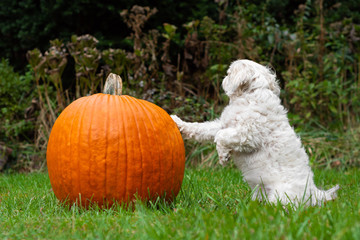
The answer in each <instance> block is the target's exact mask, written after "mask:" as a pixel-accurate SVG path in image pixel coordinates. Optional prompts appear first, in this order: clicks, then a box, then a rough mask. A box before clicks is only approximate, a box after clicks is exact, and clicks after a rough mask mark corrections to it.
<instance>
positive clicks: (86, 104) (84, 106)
mask: <svg viewBox="0 0 360 240" xmlns="http://www.w3.org/2000/svg"><path fill="white" fill-rule="evenodd" d="M88 105H89V101H83V102H82V104H81V106H80V107H79V109H81V110H82V113H81V117H79V124H80V128H79V130H78V139H80V135H81V132H82V126H83V124H82V122H83V118H84V115H85V112H86V109H87V106H88ZM71 132H72V131H71ZM80 143H81V139H80V140H79V141H78V144H77V145H78V146H77V149H80V148H81V146H80ZM77 171H78V181H77V184H78V190H79V191H78V193H77V195H79V193H81V181H80V180H81V168H80V158H79V150H78V151H77ZM79 201H82V200H81V198H80V199H79ZM80 204H81V202H80Z"/></svg>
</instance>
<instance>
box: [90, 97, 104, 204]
mask: <svg viewBox="0 0 360 240" xmlns="http://www.w3.org/2000/svg"><path fill="white" fill-rule="evenodd" d="M100 96H101V95H100V94H95V95H94V101H93V104H95V103H96V102H97V100H98V98H99V97H100ZM95 110H96V107H92V109H91V112H90V117H89V119H90V127H89V134H88V142H89V144H91V140H92V138H91V137H92V134H91V133H92V128H91V126H92V125H93V119H94V112H95ZM93 151H94V150H93V149H90V156H89V171H88V173H89V190H90V192H93V187H94V184H93V182H92V181H91V179H92V177H91V175H92V173H91V172H92V171H91V168H94V164H93V161H92V158H93V155H94V154H93ZM95 163H96V161H95ZM89 197H90V198H91V199H92V198H93V197H92V196H89Z"/></svg>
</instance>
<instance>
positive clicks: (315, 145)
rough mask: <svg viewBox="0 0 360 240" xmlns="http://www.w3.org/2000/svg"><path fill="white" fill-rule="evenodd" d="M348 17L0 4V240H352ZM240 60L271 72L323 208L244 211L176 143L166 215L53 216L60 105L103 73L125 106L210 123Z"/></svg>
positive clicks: (358, 31) (239, 9)
mask: <svg viewBox="0 0 360 240" xmlns="http://www.w3.org/2000/svg"><path fill="white" fill-rule="evenodd" d="M355 9H356V10H355ZM357 9H360V1H358V0H346V1H338V0H328V1H323V0H264V1H261V0H255V1H245V0H234V1H230V0H215V1H212V0H197V1H193V0H191V1H190V0H183V1H170V0H162V1H147V0H142V1H135V0H126V1H125V0H108V1H94V0H72V1H65V0H37V1H35V0H21V1H13V0H2V1H0V238H1V239H123V238H125V239H249V238H250V239H360V221H359V215H360V200H359V199H360V191H359V189H360V184H359V183H360V181H359V173H360V171H359V166H360V153H359V151H360V143H359V142H360V141H359V140H360V124H359V123H360V121H359V120H360V119H359V111H360V74H359V70H360V42H359V41H360V12H359V11H357ZM239 58H248V59H251V60H254V61H256V62H259V63H262V64H265V65H268V66H270V67H272V68H273V69H274V70H275V71H276V74H277V76H278V79H279V82H280V84H281V88H282V92H281V100H282V103H283V105H284V106H285V107H286V108H287V109H288V117H289V120H290V122H291V124H292V125H293V126H294V129H295V131H296V132H297V134H298V135H299V136H300V137H301V139H302V142H303V145H304V147H305V149H306V151H307V153H308V154H309V156H310V165H311V167H312V169H313V170H314V174H315V179H314V180H315V183H316V185H317V186H319V187H320V188H323V189H329V188H330V187H332V186H334V185H335V184H339V185H340V187H341V189H340V190H339V191H338V198H337V199H336V200H334V201H330V202H327V203H325V204H323V205H322V206H321V207H320V206H314V207H307V208H305V207H304V206H299V207H298V208H296V209H294V208H291V206H290V207H289V208H288V207H284V206H281V205H279V204H266V203H264V202H258V201H251V189H250V188H249V186H248V185H247V184H246V183H245V182H244V181H243V180H242V176H241V172H240V171H238V170H237V169H235V168H234V167H233V166H232V165H231V164H230V165H229V166H227V167H221V166H218V156H217V153H216V150H215V146H214V145H213V144H201V143H197V142H194V141H188V140H187V141H185V147H186V165H187V167H186V170H185V176H184V181H183V185H182V189H181V191H180V193H179V195H178V196H177V198H176V199H175V201H173V202H171V203H166V202H163V201H162V200H161V199H157V200H156V201H154V202H148V203H142V202H136V203H135V205H134V208H133V209H127V208H124V206H120V205H114V206H113V207H112V208H110V209H105V210H102V209H99V208H97V207H96V206H94V208H90V209H84V208H81V207H79V206H77V205H73V206H71V207H70V208H69V207H66V206H64V205H62V204H60V203H59V201H58V200H57V199H56V197H55V195H54V193H53V191H52V188H51V185H50V182H49V177H48V174H47V171H46V155H45V152H46V147H47V141H48V138H49V134H50V131H51V128H52V126H53V124H54V122H55V120H56V118H57V117H58V116H59V114H60V113H61V111H62V110H63V109H64V108H65V107H66V106H67V105H69V104H70V103H71V102H73V101H74V100H76V99H77V98H79V97H81V96H86V95H91V94H94V93H98V92H101V91H102V87H103V84H104V80H105V78H106V76H107V75H108V74H109V73H110V72H114V73H116V74H119V75H120V76H121V77H122V79H123V84H124V91H123V92H124V94H128V95H131V96H134V97H137V98H141V99H146V100H148V101H151V102H153V103H155V104H157V105H159V106H160V107H162V108H163V109H165V110H166V111H167V112H168V113H169V114H177V115H179V116H180V117H181V118H183V119H185V120H188V121H206V120H212V119H215V118H216V117H218V116H219V115H220V113H221V111H222V109H223V108H224V106H226V104H227V103H228V98H227V97H226V95H225V94H224V92H223V90H222V89H221V81H222V79H223V77H224V76H225V74H226V69H227V67H228V66H229V64H230V63H231V62H232V61H234V60H236V59H239Z"/></svg>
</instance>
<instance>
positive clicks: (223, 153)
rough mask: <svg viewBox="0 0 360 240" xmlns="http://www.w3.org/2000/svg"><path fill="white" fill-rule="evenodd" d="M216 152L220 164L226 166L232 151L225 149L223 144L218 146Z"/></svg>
mask: <svg viewBox="0 0 360 240" xmlns="http://www.w3.org/2000/svg"><path fill="white" fill-rule="evenodd" d="M216 150H217V152H218V155H219V162H220V164H221V165H225V163H226V162H227V161H228V160H229V158H230V153H231V149H228V148H225V147H224V146H222V145H221V144H216Z"/></svg>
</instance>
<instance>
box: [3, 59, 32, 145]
mask: <svg viewBox="0 0 360 240" xmlns="http://www.w3.org/2000/svg"><path fill="white" fill-rule="evenodd" d="M32 81H33V78H32V74H31V72H30V71H28V72H27V73H26V74H25V75H21V76H20V75H19V74H17V73H15V72H14V70H13V68H12V67H11V66H9V63H8V60H5V59H2V60H1V62H0V109H1V112H0V116H1V117H0V122H1V123H2V124H1V125H0V141H3V142H5V143H7V144H9V143H10V144H11V143H12V144H14V143H16V142H17V141H32V136H33V132H34V120H35V117H36V116H35V115H33V113H34V110H35V107H36V101H35V100H34V102H33V103H32V99H33V98H34V97H35V95H34V93H33V91H34V88H33V82H32Z"/></svg>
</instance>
